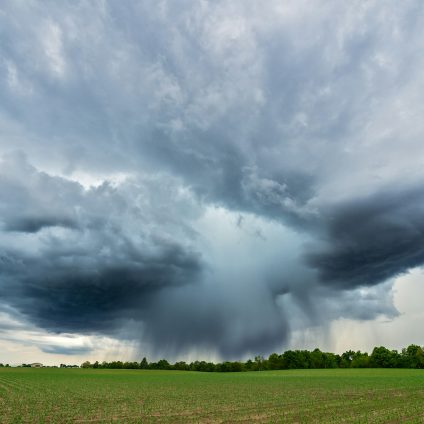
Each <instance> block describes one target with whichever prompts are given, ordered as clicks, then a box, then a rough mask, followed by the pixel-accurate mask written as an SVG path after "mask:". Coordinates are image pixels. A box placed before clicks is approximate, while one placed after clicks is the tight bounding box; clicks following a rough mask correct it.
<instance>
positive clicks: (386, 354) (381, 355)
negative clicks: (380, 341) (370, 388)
mask: <svg viewBox="0 0 424 424" xmlns="http://www.w3.org/2000/svg"><path fill="white" fill-rule="evenodd" d="M370 364H371V366H373V367H377V368H396V367H398V366H400V364H401V356H400V355H399V353H398V352H397V351H396V350H389V349H387V348H385V347H384V346H379V347H375V348H374V349H373V351H372V353H371V357H370Z"/></svg>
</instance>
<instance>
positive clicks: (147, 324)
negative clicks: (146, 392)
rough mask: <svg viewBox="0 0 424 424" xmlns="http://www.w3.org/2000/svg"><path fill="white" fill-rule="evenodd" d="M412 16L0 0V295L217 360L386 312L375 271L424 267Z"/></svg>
mask: <svg viewBox="0 0 424 424" xmlns="http://www.w3.org/2000/svg"><path fill="white" fill-rule="evenodd" d="M423 23H424V14H423V7H422V5H421V4H420V2H418V1H407V2H403V3H402V5H401V6H399V4H398V3H396V2H389V3H388V4H386V5H385V6H384V7H382V6H381V4H379V3H378V2H373V1H370V2H354V3H350V4H348V5H346V4H345V3H341V2H338V1H328V2H327V1H326V2H320V1H318V2H310V1H302V0H299V1H296V2H281V1H279V0H275V1H274V0H270V1H267V2H266V5H264V4H262V3H258V2H256V1H254V0H252V1H250V0H240V1H238V0H236V1H233V2H231V4H230V3H228V2H223V1H216V2H206V1H205V2H193V1H189V0H187V1H180V2H178V3H177V2H173V1H161V2H157V1H153V0H152V1H150V0H145V1H140V2H132V1H121V2H108V1H104V2H95V1H77V2H74V1H72V2H71V1H69V2H66V1H64V2H60V3H59V2H54V1H47V2H32V3H31V4H30V5H26V4H25V5H24V4H23V3H19V2H13V1H5V2H3V3H2V5H1V6H0V39H1V42H0V98H1V101H0V127H1V132H0V155H1V156H4V159H3V161H2V162H1V163H0V231H1V232H0V249H1V250H0V292H1V296H2V302H3V303H4V304H9V305H12V306H13V307H14V308H16V309H17V310H19V312H20V313H22V314H24V315H25V316H26V317H27V319H28V320H31V321H33V322H34V323H36V324H37V325H39V326H40V327H42V328H45V329H47V330H51V331H56V332H61V331H70V332H81V333H90V332H101V333H105V334H106V333H107V334H111V333H113V334H114V335H116V337H120V336H119V334H118V333H119V329H120V328H121V329H122V328H123V329H128V331H127V333H129V334H126V335H125V337H133V338H135V339H140V340H141V341H148V342H150V343H151V344H152V346H153V349H154V350H155V351H157V352H162V351H163V352H164V353H165V354H166V352H172V354H175V355H176V354H178V353H179V352H184V351H190V349H197V348H198V349H205V350H208V351H212V350H213V351H214V352H217V353H219V354H221V355H223V356H228V357H236V356H237V355H243V354H244V353H246V352H252V353H258V352H261V353H266V352H267V351H270V350H271V349H274V348H278V347H279V346H281V345H282V344H283V343H284V342H286V341H287V340H288V338H289V337H290V334H291V332H292V331H293V330H296V329H298V328H300V324H299V325H298V324H296V323H302V322H303V324H305V322H306V323H307V324H305V325H306V326H308V325H310V324H311V323H312V324H314V323H315V324H320V323H324V322H326V321H328V320H332V319H337V318H339V317H341V316H343V317H351V318H357V319H372V318H374V317H375V316H377V315H379V314H386V315H388V316H393V315H394V314H395V312H394V310H393V305H392V299H391V298H390V296H389V295H384V293H389V292H390V284H389V283H387V281H388V280H390V279H391V278H392V277H394V276H396V275H398V274H399V273H401V272H404V271H406V270H408V269H409V268H411V267H414V266H418V265H421V264H422V263H423V259H424V258H423V250H422V248H421V245H422V233H423V230H424V226H423V225H422V223H421V216H422V212H423V210H422V209H423V207H422V202H421V201H420V198H422V192H421V191H420V190H419V189H411V188H410V187H411V186H419V185H420V184H421V183H422V179H423V173H422V161H421V159H420V158H421V157H423V155H424V147H423V146H424V145H423V143H422V135H423V133H424V124H423V123H422V120H421V119H419V117H420V116H422V115H423V114H424V107H423V102H422V98H421V96H420V93H421V92H422V87H424V79H423V77H422V72H421V70H422V69H423V66H424V59H422V55H418V54H417V52H419V51H422V49H423V47H424V45H423V40H424V37H423V34H422V28H424V24H423ZM12 150H18V151H21V152H23V154H21V155H20V154H10V152H11V151H12ZM25 156H26V158H27V159H25ZM42 171H44V172H42ZM59 175H60V176H59ZM84 180H86V181H85V183H84ZM76 181H80V183H81V184H82V183H84V187H83V186H82V185H81V184H80V183H78V182H76ZM87 181H88V182H87ZM98 181H100V182H99V183H97V182H98ZM407 181H408V182H407ZM94 183H95V184H94ZM394 183H396V185H394ZM93 184H94V185H93ZM90 185H92V186H91V187H89V186H90ZM389 186H392V187H396V188H392V189H390V190H389V189H387V187H389ZM221 210H224V211H225V213H220V212H219V211H221ZM217 211H218V212H217ZM225 214H227V215H225ZM241 215H243V219H237V217H238V216H241ZM231 220H232V221H233V222H234V225H233V226H234V230H233V229H231V228H229V227H228V228H227V227H225V226H226V225H227V223H228V222H229V221H231ZM255 220H256V221H255ZM265 227H266V229H265V230H264V229H263V228H265ZM222 228H225V230H223V229H222ZM234 231H236V232H234ZM277 236H278V237H277ZM277 238H278V240H277ZM239 239H240V240H242V241H240V242H235V241H234V240H239ZM251 240H254V242H251ZM250 243H252V244H250ZM217 246H219V248H217ZM228 246H231V249H230V248H229V247H228ZM305 246H307V247H305ZM221 251H223V252H225V253H222V252H221ZM305 256H306V258H307V260H306V261H305V260H304V259H305ZM364 288H366V289H367V290H368V291H366V290H365V291H364V290H363V289H364ZM0 306H1V305H0ZM305 316H306V318H305V319H304V321H302V319H303V318H304V317H305ZM134 323H135V327H137V326H138V327H137V328H139V327H142V328H143V331H141V330H140V331H139V330H138V329H137V330H132V329H130V328H132V327H131V325H132V324H134ZM141 333H142V334H141Z"/></svg>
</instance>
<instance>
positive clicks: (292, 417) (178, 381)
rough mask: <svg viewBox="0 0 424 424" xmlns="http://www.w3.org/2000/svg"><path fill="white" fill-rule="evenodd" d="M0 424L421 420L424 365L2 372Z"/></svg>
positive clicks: (19, 370) (405, 421) (24, 369)
mask: <svg viewBox="0 0 424 424" xmlns="http://www.w3.org/2000/svg"><path fill="white" fill-rule="evenodd" d="M0 422H1V423H20V422H25V423H26V422H29V423H44V422H51V423H67V422H76V423H84V422H120V423H151V422H169V423H175V422H206V423H220V422H246V423H248V422H297V423H299V422H307V423H311V422H323V423H331V422H344V423H350V422H354V423H357V422H361V423H397V422H403V423H414V422H416V423H424V370H391V369H378V370H377V369H371V370H365V369H362V370H361V369H348V370H343V369H337V370H296V371H263V372H244V373H199V372H185V371H141V370H134V371H132V370H93V369H89V370H85V369H52V368H44V369H28V368H9V369H7V368H6V369H5V368H3V369H0Z"/></svg>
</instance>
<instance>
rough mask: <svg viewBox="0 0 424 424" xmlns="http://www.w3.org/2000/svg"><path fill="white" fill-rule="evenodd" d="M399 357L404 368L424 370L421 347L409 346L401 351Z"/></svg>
mask: <svg viewBox="0 0 424 424" xmlns="http://www.w3.org/2000/svg"><path fill="white" fill-rule="evenodd" d="M401 356H402V364H403V366H404V367H405V368H424V350H423V348H422V347H421V346H417V345H414V344H412V345H409V346H408V347H407V348H405V349H402V354H401Z"/></svg>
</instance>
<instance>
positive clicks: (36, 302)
mask: <svg viewBox="0 0 424 424" xmlns="http://www.w3.org/2000/svg"><path fill="white" fill-rule="evenodd" d="M2 164H3V171H0V174H2V176H3V178H0V191H1V192H3V193H5V192H7V193H11V192H12V191H13V192H15V193H19V195H18V196H15V198H13V196H9V198H10V200H12V202H9V203H8V205H5V206H4V208H5V209H4V211H5V212H8V213H4V220H5V222H6V232H5V233H3V234H4V235H6V234H8V236H9V237H12V238H13V237H14V236H13V234H11V233H10V231H12V230H14V231H19V232H20V233H22V234H21V237H24V238H23V239H22V240H27V246H26V247H27V249H25V248H21V247H18V248H13V247H12V246H9V245H8V243H7V241H6V240H4V241H3V243H2V245H1V250H0V252H1V254H0V264H1V268H0V277H1V279H0V282H1V284H0V294H1V298H2V299H3V301H5V302H6V303H7V304H9V305H10V306H12V307H13V308H15V309H16V310H17V311H19V312H20V313H21V314H22V315H23V316H26V317H27V318H28V320H29V321H31V322H33V323H34V324H36V325H39V326H40V327H42V328H45V329H48V330H50V331H59V332H60V331H74V332H75V331H79V332H94V331H100V332H103V333H111V332H114V331H115V330H116V328H117V327H118V326H119V325H121V326H122V325H123V323H124V322H125V321H128V320H140V319H142V318H143V314H144V313H145V311H146V306H147V305H148V304H149V302H150V301H151V300H152V297H153V296H154V295H156V294H158V293H160V291H161V290H163V289H165V288H166V287H175V286H182V285H185V284H196V283H197V282H198V280H199V279H200V278H201V274H202V268H203V264H202V260H201V257H200V254H199V253H198V252H196V251H195V250H194V249H193V248H192V247H190V246H189V245H188V244H187V243H188V242H190V240H189V239H187V231H185V232H184V234H186V239H185V240H184V239H183V237H182V236H180V237H179V240H178V241H176V240H173V239H172V238H171V236H170V234H168V233H167V230H168V231H169V229H170V228H172V227H171V225H175V224H170V223H169V222H168V223H167V221H166V220H167V217H168V219H169V218H170V216H169V215H168V213H167V212H164V211H162V212H160V210H159V209H156V206H160V202H161V201H162V200H161V195H160V191H161V190H162V191H163V189H160V188H157V187H146V186H143V187H144V189H143V188H142V187H141V185H140V184H142V183H139V184H138V185H136V187H137V188H136V189H135V187H132V186H131V184H127V190H128V192H125V189H124V188H123V187H121V190H117V189H114V188H113V187H111V186H107V185H103V186H101V187H98V188H92V189H90V190H84V189H83V188H82V187H81V186H80V185H79V184H78V183H75V182H69V181H67V180H64V179H62V178H58V177H51V176H48V175H46V174H42V173H39V172H38V171H37V170H36V169H35V168H33V167H31V166H30V165H28V163H27V162H26V160H25V158H23V157H21V156H17V157H16V156H14V157H12V158H9V159H6V160H4V161H3V162H2ZM5 172H7V178H6V177H5V175H4V173H5ZM0 176H1V175H0ZM28 180H31V190H24V187H25V186H26V185H27V184H28V183H27V181H28ZM160 183H164V181H161V182H160ZM134 190H135V192H134ZM143 190H144V195H143V197H142V199H139V200H140V201H141V202H143V203H144V208H143V210H140V209H139V206H140V205H139V204H137V198H136V197H133V196H132V195H133V194H134V193H137V196H138V195H139V194H140V193H141V192H143ZM146 190H154V192H153V191H151V192H150V193H149V192H148V191H147V192H146ZM165 190H170V191H169V192H168V193H167V196H168V198H167V199H165V200H169V199H172V198H173V193H172V190H173V188H172V186H171V185H170V184H168V185H167V188H166V189H165ZM43 199H44V200H46V199H49V200H50V202H51V205H52V207H51V208H52V209H53V210H56V212H57V214H58V218H56V219H47V217H46V218H45V219H44V220H43V221H42V222H41V223H40V222H37V227H35V224H34V225H28V218H27V217H26V215H27V214H28V212H29V211H31V210H36V209H37V208H38V207H39V204H40V203H41V202H42V200H43ZM177 202H178V199H176V198H175V197H174V203H173V206H174V208H175V207H176V205H177ZM152 203H153V204H152ZM154 204H156V206H154ZM45 207H46V206H45ZM150 208H152V209H151V212H153V213H154V214H155V217H153V216H150V215H149V214H150V213H149V209H150ZM12 209H13V213H12V211H11V210H12ZM47 209H48V208H47V207H46V210H47ZM106 211H107V214H106V215H105V212H106ZM65 214H71V215H72V216H74V219H75V221H76V223H75V225H65V224H67V221H63V219H62V218H60V216H61V215H62V216H63V215H65ZM22 215H23V216H22ZM124 218H125V222H121V219H124ZM172 220H173V221H176V218H175V217H173V218H172ZM11 222H18V223H21V225H20V226H19V227H18V226H17V225H15V227H12V225H11ZM23 223H26V225H24V224H23ZM156 225H161V226H162V228H161V229H155V226H156ZM179 226H180V224H179ZM35 233H36V234H35ZM38 233H39V234H38ZM191 236H192V234H190V237H191ZM25 237H26V238H25ZM34 237H35V238H34ZM183 242H184V243H185V245H184V244H182V243H183Z"/></svg>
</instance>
